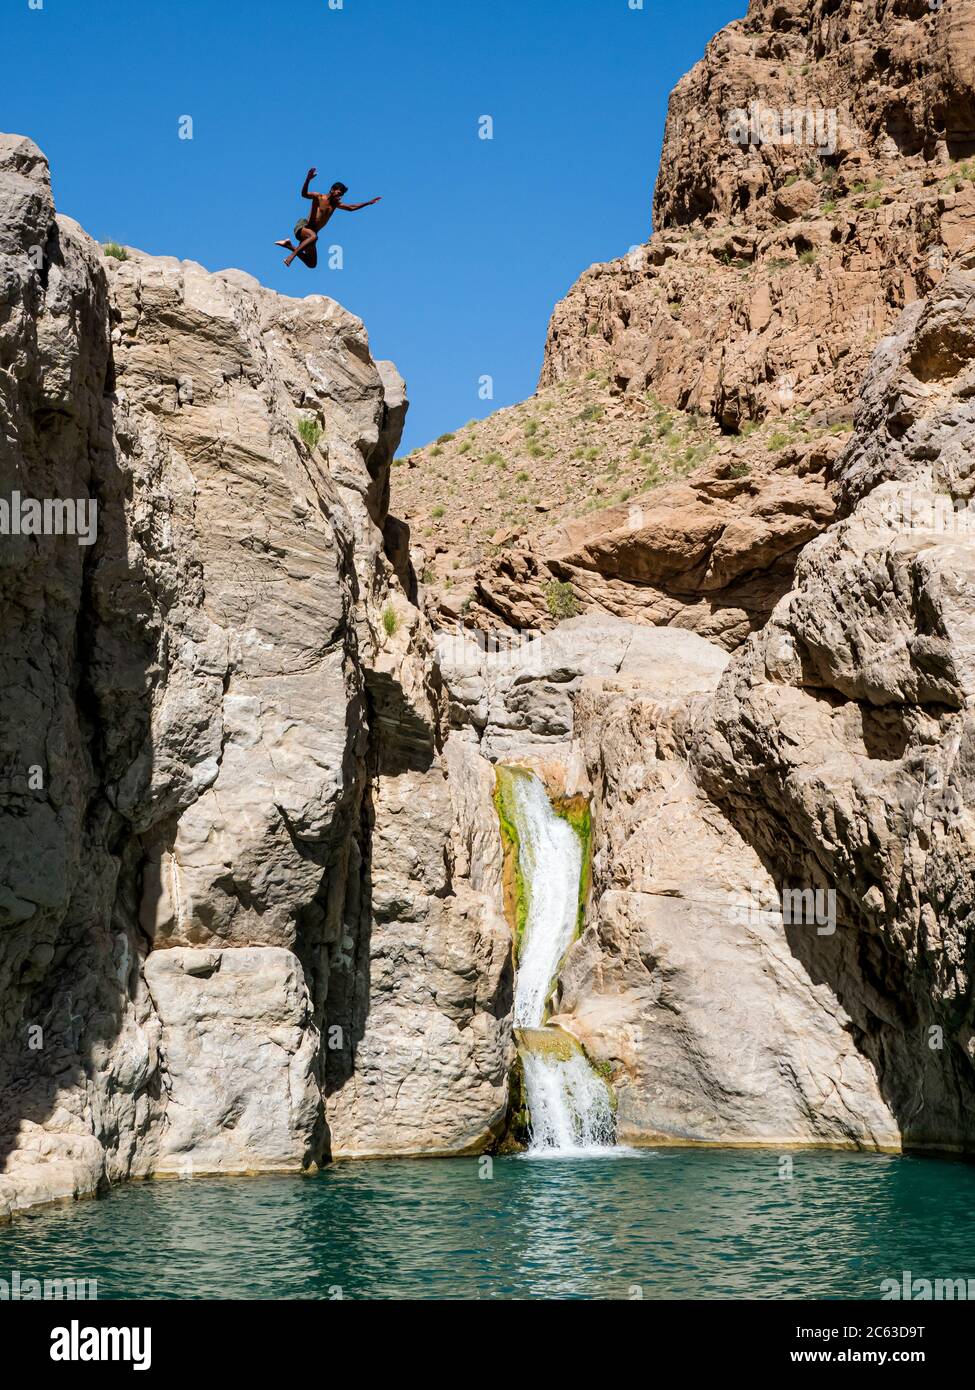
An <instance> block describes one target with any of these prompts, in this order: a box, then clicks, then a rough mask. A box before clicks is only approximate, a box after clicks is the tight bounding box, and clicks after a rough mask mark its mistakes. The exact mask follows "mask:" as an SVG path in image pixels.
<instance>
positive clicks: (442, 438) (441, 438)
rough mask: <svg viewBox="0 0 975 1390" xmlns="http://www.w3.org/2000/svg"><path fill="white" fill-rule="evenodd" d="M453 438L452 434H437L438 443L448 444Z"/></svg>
mask: <svg viewBox="0 0 975 1390" xmlns="http://www.w3.org/2000/svg"><path fill="white" fill-rule="evenodd" d="M453 438H455V436H454V435H452V434H439V435H437V443H438V444H449V443H450V441H451V440H452V439H453Z"/></svg>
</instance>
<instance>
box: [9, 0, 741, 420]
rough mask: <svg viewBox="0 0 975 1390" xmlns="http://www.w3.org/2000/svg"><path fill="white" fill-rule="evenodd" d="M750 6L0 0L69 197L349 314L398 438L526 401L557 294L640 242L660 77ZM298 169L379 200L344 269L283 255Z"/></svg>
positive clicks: (14, 72)
mask: <svg viewBox="0 0 975 1390" xmlns="http://www.w3.org/2000/svg"><path fill="white" fill-rule="evenodd" d="M634 2H635V0H634ZM34 3H35V4H36V3H38V0H34ZM332 3H337V0H332ZM745 8H746V0H691V3H688V4H683V5H680V4H678V5H663V4H661V3H660V0H644V8H643V9H642V10H639V9H636V10H632V9H630V8H629V0H343V3H342V8H341V9H331V8H330V7H329V0H297V2H296V3H293V4H290V5H289V4H287V3H281V0H43V8H41V9H31V8H30V3H29V0H4V5H3V14H2V15H0V51H2V52H3V54H4V81H3V96H2V103H0V128H2V129H4V130H7V131H16V132H18V133H20V134H25V135H30V136H31V137H32V138H33V139H34V140H36V141H37V143H38V144H39V145H40V146H41V147H42V149H43V150H44V151H45V153H46V154H47V155H48V157H49V159H50V160H51V164H52V168H53V171H54V190H55V198H56V200H57V204H58V208H59V210H60V211H62V212H66V213H69V214H70V215H71V216H72V217H75V218H77V220H78V221H79V222H81V223H82V225H83V226H84V227H85V228H86V229H87V230H88V231H89V232H90V233H91V234H92V235H93V236H95V237H97V238H98V239H99V240H101V241H105V240H109V239H115V240H118V241H122V242H126V243H128V244H129V245H133V246H139V247H141V248H142V249H143V250H145V251H150V252H154V253H157V254H167V255H175V256H180V257H184V258H189V259H192V260H196V261H200V262H201V263H202V264H203V265H205V266H208V267H209V268H210V269H213V270H217V269H221V268H223V267H224V266H229V265H233V266H240V267H242V268H243V269H244V270H247V271H250V273H251V274H253V275H256V276H257V277H258V278H259V279H260V280H261V281H262V282H263V283H264V284H266V285H269V286H271V287H272V288H274V289H278V290H281V291H283V292H285V293H289V294H299V295H304V294H310V293H322V294H328V295H331V296H332V297H334V298H335V299H338V300H340V301H341V302H342V303H343V304H345V305H346V306H347V307H348V308H349V309H351V310H352V311H353V312H354V313H356V314H358V315H360V316H361V317H362V318H363V319H364V320H365V323H366V326H367V328H368V330H369V335H370V341H371V344H372V349H373V352H374V354H375V355H376V356H378V357H391V358H392V359H393V360H394V361H395V362H396V363H397V365H398V366H399V368H400V370H401V371H402V373H403V375H404V376H405V377H406V379H407V383H408V386H409V392H410V398H411V401H412V407H411V411H410V419H409V422H408V425H407V432H406V436H405V446H406V447H413V446H415V445H417V444H421V443H425V442H426V441H427V440H429V439H430V438H432V437H433V436H435V435H437V434H439V433H441V432H442V431H444V430H447V429H451V428H454V427H456V426H458V425H461V424H463V423H464V422H465V421H467V420H469V419H471V418H474V417H479V416H481V415H485V414H488V413H489V412H490V411H491V410H495V409H497V408H498V407H499V406H502V405H507V404H510V403H512V402H514V401H518V400H522V399H523V398H524V397H525V396H527V395H530V394H531V392H532V391H533V390H534V387H535V383H536V380H537V376H538V371H539V368H540V365H541V357H542V348H543V345H544V340H545V331H546V327H547V324H548V319H549V315H550V313H551V310H552V308H553V306H554V304H555V302H556V300H557V299H559V298H560V297H561V296H562V295H564V294H565V292H566V290H567V289H568V288H569V286H570V285H571V284H572V282H573V281H574V280H575V279H576V277H577V276H578V275H579V274H580V273H581V272H582V271H583V270H585V268H586V267H587V266H589V265H591V264H592V263H593V262H594V261H602V260H609V259H611V258H613V257H615V256H618V255H622V254H623V253H624V252H625V251H626V250H627V248H628V247H629V246H631V245H633V244H634V243H635V242H639V241H643V240H645V239H646V237H647V235H648V234H649V230H650V207H651V196H652V189H653V181H654V178H655V176H656V169H657V163H658V160H659V155H660V141H661V137H662V134H663V122H664V116H665V113H666V103H667V96H668V93H669V91H670V89H671V87H672V86H673V85H674V83H675V82H676V81H677V79H678V78H679V77H680V76H681V74H682V73H683V72H685V71H686V70H687V68H689V67H690V66H691V65H692V63H694V62H695V61H696V60H697V59H698V58H699V57H700V55H701V53H702V51H703V48H704V45H705V44H706V42H707V41H708V39H709V38H710V37H711V36H712V34H714V33H715V32H716V31H717V30H718V29H720V28H721V27H722V26H723V25H724V24H726V23H728V22H729V20H731V19H734V18H736V17H738V16H739V15H740V14H742V13H743V12H744V10H745ZM186 115H189V116H191V117H192V120H193V139H192V140H181V139H179V138H178V129H179V118H180V117H181V116H186ZM484 115H489V116H491V117H492V119H493V122H494V138H493V140H481V139H479V138H478V121H479V118H480V117H481V116H484ZM312 164H315V165H317V166H318V168H319V171H320V178H319V179H318V181H317V182H318V184H319V185H320V186H325V187H327V186H328V184H330V183H332V182H333V181H335V180H336V179H341V180H342V181H344V182H345V183H347V184H348V185H349V188H350V194H349V196H350V198H351V199H353V200H355V201H362V200H364V199H366V198H370V197H373V196H374V195H376V194H382V195H383V201H382V202H381V203H380V204H379V205H378V206H377V207H375V208H368V209H366V210H365V211H363V212H360V213H350V214H343V213H337V214H336V216H335V218H334V219H333V222H332V224H331V227H330V229H329V230H330V231H332V229H334V234H333V235H332V236H330V237H329V238H328V243H329V244H331V243H332V242H336V243H339V244H341V246H342V248H343V254H344V268H343V269H342V270H329V269H327V268H326V267H325V266H324V265H323V264H320V268H319V269H318V270H317V271H316V272H314V273H311V272H309V271H307V270H306V269H305V268H304V267H303V266H300V265H298V264H296V265H294V266H293V267H292V268H291V269H290V270H285V269H284V268H283V267H282V265H281V256H280V254H279V252H278V251H277V249H276V248H275V247H274V246H273V244H272V243H273V242H274V240H275V239H276V238H277V237H281V236H288V235H290V232H291V228H292V226H293V224H294V222H295V220H296V219H297V218H298V217H299V216H300V215H302V211H303V208H304V207H306V206H307V205H306V204H303V203H302V202H301V200H300V197H299V191H300V187H301V182H302V179H303V177H304V174H305V171H306V170H307V168H308V167H309V165H312ZM483 375H490V376H491V377H493V379H494V392H495V395H494V400H493V401H482V400H480V399H479V398H478V382H479V379H480V378H481V377H482V376H483Z"/></svg>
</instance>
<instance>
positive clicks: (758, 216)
mask: <svg viewBox="0 0 975 1390" xmlns="http://www.w3.org/2000/svg"><path fill="white" fill-rule="evenodd" d="M973 45H975V6H973V5H972V3H971V0H947V3H945V4H944V5H937V6H934V5H932V6H929V5H927V4H921V3H918V4H907V5H901V6H893V7H891V6H889V5H887V4H884V3H878V4H859V3H857V4H853V3H847V0H830V3H827V4H820V3H818V0H813V2H812V3H810V2H809V0H795V3H792V4H788V3H787V4H780V3H775V4H771V3H764V0H753V3H752V4H751V5H750V7H749V11H748V15H747V16H746V18H745V19H743V20H741V21H738V22H736V23H734V24H731V25H729V26H728V27H727V28H726V29H725V30H723V31H722V32H721V33H720V34H719V35H718V36H717V37H716V38H715V39H714V40H713V41H712V43H711V44H710V45H709V46H708V49H707V51H706V53H705V55H704V57H703V59H702V61H701V62H700V63H699V64H697V65H696V66H695V68H694V69H692V71H691V72H690V73H689V74H688V75H687V76H686V77H685V78H684V79H682V81H681V82H680V83H679V84H678V86H677V88H676V89H675V91H674V93H673V96H672V98H671V103H670V109H669V114H668V121H667V128H666V135H665V141H664V151H663V158H662V160H661V173H660V177H659V179H658V182H657V188H656V195H655V202H654V214H655V218H654V220H655V230H654V232H653V234H652V236H651V237H650V240H649V242H648V243H647V244H646V245H644V246H636V247H633V248H631V249H630V251H629V252H628V253H627V254H626V255H625V256H624V257H623V258H622V259H621V260H619V261H617V262H613V263H610V264H608V265H602V266H594V267H593V268H592V269H591V270H589V271H588V272H586V273H585V274H584V275H583V276H582V277H581V279H580V280H579V281H578V283H577V284H576V285H575V286H574V287H573V288H572V289H571V290H570V292H569V294H568V295H567V297H566V298H565V300H563V302H562V303H561V304H560V305H559V306H557V308H556V310H555V313H554V315H553V318H552V324H551V328H550V331H549V336H548V342H547V345H546V353H545V363H544V367H543V372H542V379H541V383H540V386H539V390H538V392H537V394H536V396H535V397H533V398H532V399H531V400H530V401H528V402H526V403H525V404H524V406H519V407H514V408H513V409H511V410H508V411H503V412H499V414H498V415H497V416H495V417H492V418H491V419H489V420H487V421H484V422H481V423H479V424H477V425H470V426H467V427H465V429H464V430H462V431H459V432H458V433H457V435H456V436H455V437H454V438H444V439H443V440H441V441H439V442H438V445H437V446H435V447H434V448H433V449H427V450H424V451H421V452H420V453H418V454H417V455H415V456H413V458H411V459H410V460H408V461H406V462H407V464H408V465H411V466H407V467H405V468H404V469H403V472H402V473H398V474H396V475H394V477H395V478H396V486H397V488H398V489H399V495H400V496H401V497H402V498H403V502H402V505H403V507H404V509H405V511H406V513H407V515H408V516H410V517H411V518H412V519H414V520H415V522H416V524H417V529H418V530H419V532H420V533H421V538H422V533H423V532H424V530H425V528H426V523H427V518H428V516H429V515H430V512H429V506H430V498H431V497H432V492H431V491H430V488H431V480H432V479H436V478H438V477H439V479H440V481H439V482H434V483H433V484H432V486H433V488H434V489H435V490H437V491H438V493H439V498H440V501H439V509H440V511H441V512H444V513H445V515H443V516H440V517H439V518H438V520H437V527H436V529H435V530H434V529H433V528H431V539H430V542H429V549H428V551H427V554H426V555H425V557H424V560H425V563H424V572H423V575H422V576H421V577H422V578H423V579H424V580H425V581H426V583H425V586H424V596H425V602H426V605H427V607H428V609H429V610H430V611H431V612H432V613H434V614H435V615H436V616H437V619H438V621H441V622H447V623H451V622H453V623H463V624H466V625H467V626H469V627H478V626H491V627H495V628H497V629H499V630H501V631H504V630H505V629H506V628H514V629H515V630H516V631H524V630H525V629H543V630H544V629H548V628H551V627H553V626H555V630H556V632H557V633H559V632H563V631H564V630H565V629H566V628H567V627H569V626H571V624H567V623H565V622H564V618H565V615H566V614H567V613H586V614H613V615H616V616H617V617H618V618H623V619H626V620H627V623H628V625H630V626H631V627H633V625H634V624H639V625H641V630H642V625H645V624H653V625H656V626H660V627H662V628H663V629H664V630H665V631H668V632H669V643H668V644H667V645H665V646H664V647H662V648H661V649H660V650H659V651H658V653H657V655H656V657H655V659H654V660H653V661H641V660H639V659H634V660H630V661H629V662H628V663H623V664H621V665H620V666H619V667H618V669H617V670H616V671H615V672H613V671H607V670H606V669H605V666H603V665H601V664H600V663H599V662H598V661H594V662H592V664H587V662H586V661H585V660H583V661H580V662H578V663H577V664H576V665H575V667H574V668H570V669H572V670H574V673H575V674H574V681H573V684H572V693H571V715H570V718H569V720H568V721H567V724H568V726H569V728H570V735H569V737H570V740H571V748H570V752H569V754H568V755H567V757H566V767H568V768H569V769H571V775H572V777H573V778H574V785H575V786H576V787H577V788H580V787H581V788H584V789H586V790H587V792H588V793H589V795H590V797H591V804H592V811H593V842H592V851H593V857H592V888H591V893H590V900H589V904H588V909H587V915H586V924H585V927H584V930H583V932H582V934H581V936H580V938H579V939H578V941H577V942H576V943H575V944H574V945H573V947H572V948H571V949H570V952H569V955H568V957H567V960H566V962H565V964H564V968H563V970H562V973H561V978H560V983H559V990H558V998H557V1000H556V1006H557V1010H558V1013H557V1016H556V1021H557V1022H559V1023H561V1025H562V1026H563V1027H565V1028H567V1029H569V1030H570V1031H572V1032H573V1033H575V1035H576V1036H577V1037H578V1038H579V1039H580V1040H581V1041H582V1042H583V1043H584V1044H585V1046H586V1048H587V1050H588V1052H589V1053H590V1055H591V1056H592V1057H593V1058H594V1059H596V1060H597V1061H599V1062H600V1063H602V1064H603V1066H604V1067H605V1068H606V1069H608V1070H609V1071H610V1072H611V1074H612V1077H613V1081H614V1085H615V1087H616V1090H617V1093H618V1096H619V1119H620V1128H621V1133H622V1134H623V1136H624V1137H627V1138H629V1139H630V1140H632V1141H634V1142H654V1143H661V1142H681V1143H688V1142H690V1143H712V1142H734V1143H775V1144H790V1143H831V1144H850V1145H854V1146H865V1147H877V1146H879V1147H895V1148H896V1147H899V1146H901V1145H902V1144H909V1145H916V1146H919V1147H923V1146H935V1147H949V1148H951V1147H954V1148H961V1149H970V1148H971V1147H972V1144H973V1138H975V1136H973V1129H972V1123H971V1120H970V1118H969V1117H970V1115H971V1113H972V1099H973V1094H972V1087H973V1074H972V1061H973V1050H972V1018H973V999H972V988H971V979H970V976H971V952H972V945H971V941H972V935H971V927H970V916H971V902H970V898H971V882H972V868H973V865H972V845H973V839H972V823H971V812H970V807H971V802H972V793H971V787H970V785H969V780H970V779H969V775H968V772H969V769H968V763H969V758H968V752H967V749H968V741H969V740H968V734H967V732H966V730H967V720H968V717H969V708H970V703H971V693H970V692H969V690H968V678H967V675H966V672H967V667H968V663H969V656H970V647H971V632H972V628H971V624H972V614H973V610H972V603H973V597H975V590H973V588H972V585H971V580H970V573H969V571H970V568H971V564H972V557H973V555H975V551H973V550H972V544H973V542H972V528H971V511H970V509H969V502H970V499H971V495H972V493H971V483H970V479H969V474H970V472H971V467H972V459H973V457H975V439H973V436H972V428H971V426H972V422H971V420H970V418H969V416H970V411H969V397H970V396H971V393H972V383H971V373H972V371H973V370H975V301H973V291H975V250H973V248H975V240H973V233H975V182H973V178H975V163H973V161H972V158H971V157H972V155H973V154H975V114H973V113H975V89H973V66H972V56H973V52H975V49H973ZM485 451H487V452H485ZM479 462H480V463H481V464H482V465H485V464H486V465H487V466H486V467H485V468H484V470H483V471H484V472H485V473H486V475H487V477H488V478H489V479H490V478H491V477H492V476H493V473H494V471H495V470H497V471H498V472H499V473H500V474H501V477H502V480H503V481H502V483H501V484H500V485H498V487H497V488H496V491H497V492H498V502H497V510H495V509H494V508H492V511H491V522H492V525H495V526H497V521H498V519H500V521H501V523H502V524H501V526H500V527H498V529H496V530H495V531H494V533H493V534H490V533H488V532H485V533H484V534H482V535H481V536H480V537H478V536H477V534H476V531H474V530H471V529H469V528H468V526H467V523H468V521H469V520H470V518H469V517H468V516H467V514H466V512H465V511H464V508H465V506H466V501H465V498H464V496H463V490H461V494H460V495H459V496H458V498H457V500H456V502H455V501H454V494H453V492H452V490H451V487H450V484H451V483H452V482H453V480H454V479H455V478H457V477H458V476H459V475H460V474H461V473H462V472H463V471H464V470H467V469H470V468H471V467H472V466H475V467H476V466H477V465H478V463H479ZM516 466H517V467H519V468H520V469H521V472H520V473H519V474H517V475H516V476H517V478H518V479H520V480H524V489H525V494H526V497H525V501H526V506H524V507H523V508H522V509H521V510H520V511H518V510H517V509H513V508H512V507H511V503H510V500H509V499H510V498H511V497H512V496H514V497H515V498H517V497H518V495H519V494H518V490H517V488H515V489H512V488H511V486H510V478H511V470H512V469H513V468H514V467H516ZM505 474H507V477H505ZM444 482H446V483H447V486H444ZM619 484H623V486H622V488H621V489H620V490H619V491H617V490H616V489H617V487H618V486H619ZM488 486H494V485H493V484H492V483H491V482H489V483H488ZM533 486H535V487H537V491H536V493H535V494H534V495H535V496H536V497H537V499H538V502H539V503H540V504H541V505H540V506H538V507H537V508H536V515H534V516H533V515H532V508H531V507H530V506H528V505H527V503H528V502H529V500H530V499H532V496H533V494H532V488H533ZM455 513H456V514H457V516H458V518H459V519H460V521H461V523H462V524H461V525H459V526H458V528H457V537H456V538H455V536H454V529H453V528H454V517H455ZM421 545H426V543H425V542H424V541H423V540H422V539H421ZM462 596H463V597H462ZM587 621H591V619H590V618H586V619H582V618H575V619H573V622H575V623H579V622H587ZM676 629H681V631H677V630H676ZM634 630H635V629H634ZM688 638H691V639H693V640H694V641H700V639H702V638H703V639H707V640H706V641H705V642H704V643H703V646H704V648H706V649H707V650H709V651H710V652H711V653H712V656H711V658H710V659H708V660H704V659H702V658H701V656H700V655H697V656H696V655H695V652H694V651H693V650H692V648H691V647H690V646H688ZM720 649H724V652H725V653H728V652H730V653H731V658H730V660H727V658H726V657H725V659H722V660H717V659H716V658H717V656H719V655H720ZM634 650H636V649H634ZM698 650H699V649H698ZM671 660H673V661H676V663H677V664H678V666H681V665H682V666H683V669H684V670H685V671H686V673H687V675H686V682H685V684H686V686H687V688H686V689H684V688H682V685H681V682H680V681H679V680H675V679H674V678H673V676H672V674H671V668H670V663H671ZM448 684H449V680H448ZM508 698H509V703H510V695H509V697H508Z"/></svg>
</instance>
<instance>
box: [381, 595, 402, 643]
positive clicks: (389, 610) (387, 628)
mask: <svg viewBox="0 0 975 1390" xmlns="http://www.w3.org/2000/svg"><path fill="white" fill-rule="evenodd" d="M398 627H399V618H397V616H396V609H395V608H394V607H393V605H392V604H391V603H387V605H386V607H385V608H384V609H383V631H384V632H385V634H386V636H387V637H392V635H393V633H394V632H395V631H396V629H397V628H398Z"/></svg>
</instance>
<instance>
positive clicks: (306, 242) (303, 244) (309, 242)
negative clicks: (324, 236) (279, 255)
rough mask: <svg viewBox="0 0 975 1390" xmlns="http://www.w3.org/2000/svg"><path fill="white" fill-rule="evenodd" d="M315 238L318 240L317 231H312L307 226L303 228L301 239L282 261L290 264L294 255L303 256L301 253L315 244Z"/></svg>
mask: <svg viewBox="0 0 975 1390" xmlns="http://www.w3.org/2000/svg"><path fill="white" fill-rule="evenodd" d="M317 240H318V233H317V232H313V231H311V230H310V229H309V228H308V227H306V228H305V230H304V231H303V232H302V234H301V241H299V243H298V245H297V246H296V247H295V248H294V250H293V251H292V252H291V255H290V256H285V258H284V263H285V265H290V264H291V262H292V261H293V260H294V258H295V256H302V258H304V255H303V253H304V252H305V251H309V250H310V249H311V248H312V247H313V246H314V244H315V242H316V241H317Z"/></svg>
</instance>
